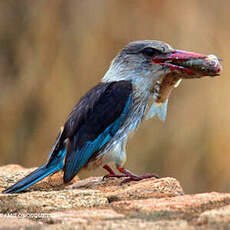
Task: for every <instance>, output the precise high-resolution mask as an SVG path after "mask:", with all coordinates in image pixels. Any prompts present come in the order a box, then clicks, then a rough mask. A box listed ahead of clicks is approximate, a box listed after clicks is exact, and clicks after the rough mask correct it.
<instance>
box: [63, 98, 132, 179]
mask: <svg viewBox="0 0 230 230" xmlns="http://www.w3.org/2000/svg"><path fill="white" fill-rule="evenodd" d="M131 103H132V95H130V96H129V97H128V100H127V102H126V105H125V107H124V109H123V111H122V113H121V114H120V116H119V117H118V118H117V119H116V120H115V121H114V122H113V123H112V124H110V125H109V126H108V127H107V128H106V129H105V130H104V131H103V132H102V133H100V135H98V136H97V138H95V139H94V140H93V141H87V142H86V143H85V144H84V145H83V146H82V147H81V148H80V149H79V148H78V147H77V148H76V151H75V153H74V154H71V155H69V158H68V159H67V160H68V161H67V160H66V163H67V164H68V162H70V163H69V164H68V165H67V167H65V175H64V181H65V182H67V181H70V180H71V179H72V178H73V176H74V175H76V174H77V173H78V171H79V170H80V169H81V168H82V167H84V165H85V164H86V163H87V162H88V160H89V159H90V158H91V157H92V156H93V154H94V153H96V152H98V151H100V149H102V148H103V147H104V146H105V145H106V144H107V143H108V142H109V141H110V140H111V138H112V137H113V136H114V135H115V134H116V132H117V131H118V130H119V128H120V127H121V126H122V124H123V123H124V121H125V119H126V118H127V116H128V113H129V109H130V105H131ZM110 112H111V113H112V112H113V111H110Z"/></svg>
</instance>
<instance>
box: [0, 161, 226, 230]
mask: <svg viewBox="0 0 230 230" xmlns="http://www.w3.org/2000/svg"><path fill="white" fill-rule="evenodd" d="M32 170H33V169H24V168H22V167H20V166H17V165H9V166H4V167H0V191H2V190H3V189H4V188H6V187H7V186H9V185H11V184H12V183H14V182H15V181H16V180H18V179H20V178H21V177H22V176H24V175H26V174H27V173H29V172H30V171H32ZM121 181H122V179H116V178H110V179H106V180H103V179H102V177H90V178H87V179H84V180H79V179H78V178H77V177H75V179H74V180H73V183H72V184H68V185H63V184H62V173H57V174H55V175H54V176H51V177H48V178H46V179H45V180H43V181H42V182H39V183H38V184H37V185H34V186H32V187H31V188H29V189H27V191H26V192H24V193H18V194H0V230H1V229H4V230H5V229H27V230H29V229H46V230H55V229H57V230H58V229H63V230H64V229H71V230H74V229H85V230H88V229H96V230H97V229H108V230H109V229H120V230H123V229H125V230H127V229H128V230H131V229H189V230H193V229H200V230H203V229H230V194H229V193H217V192H211V193H202V194H192V195H189V194H184V192H183V189H182V187H181V186H180V183H179V182H178V181H177V180H176V179H174V178H170V177H166V178H161V179H146V180H142V181H139V182H131V183H127V184H123V185H120V183H121Z"/></svg>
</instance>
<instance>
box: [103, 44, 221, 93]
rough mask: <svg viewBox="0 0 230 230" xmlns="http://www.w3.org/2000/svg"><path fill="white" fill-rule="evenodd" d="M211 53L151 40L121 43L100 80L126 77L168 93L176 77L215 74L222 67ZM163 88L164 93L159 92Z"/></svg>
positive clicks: (117, 79)
mask: <svg viewBox="0 0 230 230" xmlns="http://www.w3.org/2000/svg"><path fill="white" fill-rule="evenodd" d="M219 60H220V59H218V58H217V57H216V56H214V55H204V54H198V53H194V52H188V51H183V50H178V49H174V48H172V47H171V46H170V45H169V44H167V43H164V42H161V41H154V40H144V41H134V42H131V43H129V44H128V45H127V46H125V47H124V48H123V49H122V50H121V51H120V53H119V54H118V55H117V56H116V57H115V58H114V60H113V61H112V63H111V65H110V68H109V70H108V72H107V73H106V74H105V76H104V78H103V81H107V82H108V81H119V80H130V81H133V82H138V84H139V85H140V87H142V86H145V87H147V86H149V89H150V91H151V90H152V91H156V86H160V87H158V88H161V89H162V94H165V95H166V96H167V97H168V96H169V93H168V92H169V91H170V92H171V90H170V89H171V88H170V87H172V86H175V85H176V83H177V82H178V81H179V80H180V79H189V78H201V77H203V76H218V75H219V74H220V72H221V70H222V66H221V64H220V62H219ZM163 91H164V92H163Z"/></svg>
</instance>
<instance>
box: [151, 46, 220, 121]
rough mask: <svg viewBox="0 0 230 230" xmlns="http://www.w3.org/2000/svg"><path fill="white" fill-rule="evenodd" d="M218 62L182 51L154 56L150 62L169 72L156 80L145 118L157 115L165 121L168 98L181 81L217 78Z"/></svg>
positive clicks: (218, 60) (211, 56)
mask: <svg viewBox="0 0 230 230" xmlns="http://www.w3.org/2000/svg"><path fill="white" fill-rule="evenodd" d="M220 61H221V59H219V58H217V57H216V56H215V55H204V54H197V53H193V52H187V51H183V50H173V51H171V52H168V53H164V54H160V55H157V56H155V57H154V58H153V59H152V62H153V63H155V64H159V65H161V66H162V68H163V69H168V70H170V71H169V73H167V74H166V75H165V76H163V77H162V78H161V79H160V80H158V81H157V82H156V84H155V85H154V87H153V89H152V93H153V104H152V106H151V108H150V110H149V112H148V115H147V118H151V117H153V116H154V115H157V116H158V117H159V118H160V119H161V120H163V121H165V119H166V114H167V104H168V98H169V96H170V94H171V92H172V90H173V89H174V88H176V87H177V86H178V85H179V84H180V82H181V80H182V79H192V78H201V77H204V76H210V77H215V76H219V75H220V73H221V71H222V66H221V64H220Z"/></svg>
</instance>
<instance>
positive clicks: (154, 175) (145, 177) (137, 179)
mask: <svg viewBox="0 0 230 230" xmlns="http://www.w3.org/2000/svg"><path fill="white" fill-rule="evenodd" d="M126 176H127V177H128V178H127V179H125V180H123V181H122V182H121V184H120V185H122V184H125V183H128V182H131V181H140V180H143V179H148V178H152V177H155V178H156V179H158V178H159V176H158V175H157V174H153V173H147V174H144V175H141V176H136V175H126Z"/></svg>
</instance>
